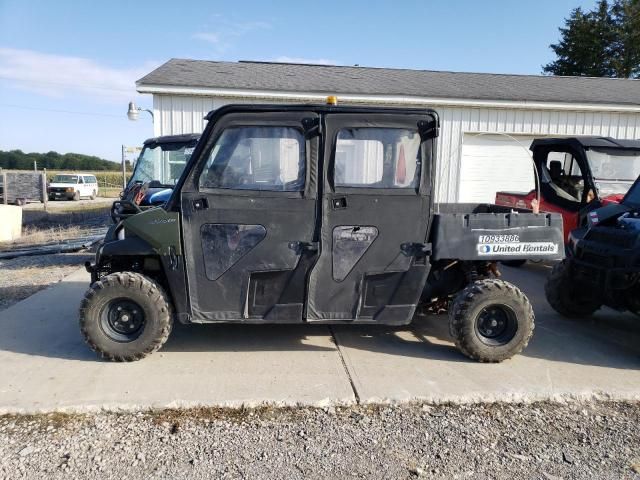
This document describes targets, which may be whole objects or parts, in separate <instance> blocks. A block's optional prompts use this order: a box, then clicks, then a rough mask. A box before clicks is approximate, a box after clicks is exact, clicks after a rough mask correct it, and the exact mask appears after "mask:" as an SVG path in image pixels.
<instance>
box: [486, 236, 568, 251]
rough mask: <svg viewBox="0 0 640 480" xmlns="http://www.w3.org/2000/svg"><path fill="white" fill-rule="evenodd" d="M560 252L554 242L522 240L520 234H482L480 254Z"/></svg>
mask: <svg viewBox="0 0 640 480" xmlns="http://www.w3.org/2000/svg"><path fill="white" fill-rule="evenodd" d="M556 253H558V244H557V243H554V242H521V241H520V236H519V235H480V236H479V237H478V255H481V256H482V255H491V256H495V255H505V256H511V255H524V256H531V255H553V254H556Z"/></svg>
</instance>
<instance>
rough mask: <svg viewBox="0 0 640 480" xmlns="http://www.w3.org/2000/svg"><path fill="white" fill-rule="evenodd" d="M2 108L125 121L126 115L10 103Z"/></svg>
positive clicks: (2, 105) (3, 104)
mask: <svg viewBox="0 0 640 480" xmlns="http://www.w3.org/2000/svg"><path fill="white" fill-rule="evenodd" d="M0 107H9V108H19V109H22V110H37V111H41V112H54V113H70V114H73V115H86V116H90V117H113V118H121V119H124V114H122V115H115V114H112V113H98V112H77V111H73V110H57V109H53V108H40V107H25V106H23V105H11V104H9V103H0Z"/></svg>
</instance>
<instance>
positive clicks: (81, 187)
mask: <svg viewBox="0 0 640 480" xmlns="http://www.w3.org/2000/svg"><path fill="white" fill-rule="evenodd" d="M47 194H48V195H49V200H59V199H67V200H80V198H81V197H88V198H90V199H91V200H95V198H96V197H97V196H98V180H96V177H95V175H92V174H89V173H60V174H58V175H56V176H55V177H54V178H53V181H52V182H51V183H50V184H49V185H48V186H47Z"/></svg>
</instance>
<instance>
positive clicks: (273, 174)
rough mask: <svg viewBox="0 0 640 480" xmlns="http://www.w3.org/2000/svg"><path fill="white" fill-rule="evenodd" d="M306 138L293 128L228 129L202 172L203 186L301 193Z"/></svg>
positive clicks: (201, 186)
mask: <svg viewBox="0 0 640 480" xmlns="http://www.w3.org/2000/svg"><path fill="white" fill-rule="evenodd" d="M305 164H306V154H305V141H304V137H303V135H302V132H300V131H299V130H297V129H295V128H291V127H254V126H252V127H233V128H228V129H226V130H225V131H224V132H222V135H221V136H220V138H219V139H218V141H217V142H216V145H215V146H214V148H213V150H212V152H211V154H210V156H209V160H208V161H207V164H206V166H205V168H204V170H203V172H202V174H201V175H200V180H199V185H200V188H226V189H235V190H268V191H280V192H298V191H302V190H303V189H304V180H305Z"/></svg>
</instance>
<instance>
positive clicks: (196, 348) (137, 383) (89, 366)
mask: <svg viewBox="0 0 640 480" xmlns="http://www.w3.org/2000/svg"><path fill="white" fill-rule="evenodd" d="M88 281H89V277H88V274H87V273H86V272H84V271H78V272H77V273H74V274H73V275H71V276H70V277H68V278H67V279H65V280H64V281H63V282H61V283H60V284H58V285H56V286H54V287H51V288H49V289H47V290H44V291H42V292H39V293H37V294H35V295H34V296H32V297H30V298H28V299H27V300H25V301H23V302H20V303H18V304H17V305H14V306H13V307H11V308H9V309H7V310H5V311H3V312H0V331H1V332H2V334H1V335H0V365H1V368H0V413H3V412H35V411H51V410H66V411H87V410H95V409H99V408H108V409H134V408H154V407H178V406H211V405H215V406H240V405H247V406H251V405H258V404H261V403H271V404H277V405H298V404H303V405H323V404H326V403H328V402H331V403H352V402H354V398H355V397H354V395H353V390H352V389H351V386H350V383H349V379H348V376H347V375H346V373H345V370H344V366H343V364H342V361H341V359H340V356H339V353H338V351H337V349H336V346H335V344H334V343H333V341H332V338H331V335H330V333H329V330H328V329H327V328H326V327H322V326H306V325H300V326H279V325H276V326H274V325H271V326H243V325H193V326H182V325H177V328H176V330H175V331H174V332H173V334H172V336H171V338H170V339H169V341H168V342H167V344H166V345H165V347H164V348H163V349H162V350H161V351H160V352H157V353H155V354H153V355H151V356H150V357H148V358H146V359H144V360H142V361H139V362H134V363H123V364H121V363H110V362H104V361H100V360H98V359H97V357H96V356H95V354H94V353H93V352H92V351H91V350H89V348H88V347H87V346H86V345H85V344H84V341H83V340H82V337H81V335H80V331H79V328H78V307H79V304H80V300H81V299H82V296H83V294H84V291H85V290H86V288H87V285H88Z"/></svg>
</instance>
